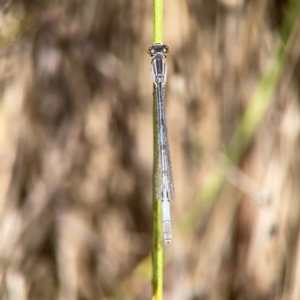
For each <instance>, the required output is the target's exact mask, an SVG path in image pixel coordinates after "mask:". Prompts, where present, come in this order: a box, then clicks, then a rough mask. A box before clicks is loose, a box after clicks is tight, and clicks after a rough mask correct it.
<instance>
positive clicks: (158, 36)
mask: <svg viewBox="0 0 300 300" xmlns="http://www.w3.org/2000/svg"><path fill="white" fill-rule="evenodd" d="M162 29H163V0H153V44H157V43H160V44H162V36H163V34H162V31H163V30H162ZM153 137H154V138H153V176H152V186H153V192H152V194H153V196H152V227H153V229H152V231H153V237H152V300H162V298H163V246H162V207H161V203H159V201H158V200H157V199H156V187H155V185H156V182H155V165H156V164H155V162H156V160H157V157H156V151H155V145H156V141H157V130H156V94H155V89H154V86H153Z"/></svg>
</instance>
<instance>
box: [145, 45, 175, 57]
mask: <svg viewBox="0 0 300 300" xmlns="http://www.w3.org/2000/svg"><path fill="white" fill-rule="evenodd" d="M169 52H170V47H169V46H168V45H165V44H154V45H150V46H148V47H147V53H148V54H150V55H151V56H154V55H155V54H156V53H163V54H166V53H169Z"/></svg>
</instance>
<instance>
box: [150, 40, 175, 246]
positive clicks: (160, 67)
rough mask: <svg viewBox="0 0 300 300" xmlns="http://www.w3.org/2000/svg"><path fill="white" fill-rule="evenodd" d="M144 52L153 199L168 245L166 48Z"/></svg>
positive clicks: (154, 47)
mask: <svg viewBox="0 0 300 300" xmlns="http://www.w3.org/2000/svg"><path fill="white" fill-rule="evenodd" d="M147 52H148V53H149V54H150V55H151V57H152V61H151V73H152V80H153V85H154V90H155V94H156V97H155V99H156V140H155V141H154V142H155V153H156V155H155V157H156V161H155V184H156V198H157V200H160V201H162V213H163V234H164V241H165V243H166V244H169V243H170V242H171V240H172V227H171V214H170V200H172V199H174V198H175V190H174V182H173V175H172V165H171V156H170V148H169V142H168V130H167V120H166V109H165V100H164V90H165V84H166V81H167V64H166V63H165V62H164V58H165V57H166V53H168V52H169V46H167V45H161V44H155V45H151V46H149V47H148V48H147Z"/></svg>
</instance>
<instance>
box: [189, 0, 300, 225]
mask: <svg viewBox="0 0 300 300" xmlns="http://www.w3.org/2000/svg"><path fill="white" fill-rule="evenodd" d="M299 14H300V1H299V0H290V1H289V3H288V6H287V9H286V13H285V18H284V21H283V24H282V27H281V30H280V37H279V39H278V42H277V46H276V48H275V50H274V52H273V54H272V56H271V58H270V59H269V62H268V64H267V67H266V70H265V72H264V74H263V76H262V78H261V80H260V81H259V83H258V84H257V86H256V89H255V90H254V93H253V95H252V97H251V99H250V102H249V105H248V107H247V109H246V111H245V113H244V115H243V117H242V119H241V121H240V123H239V125H238V127H237V130H236V131H235V133H234V135H233V137H232V139H231V141H230V142H229V145H228V147H227V149H226V152H225V153H226V156H227V158H228V159H229V160H230V161H231V163H233V164H238V163H239V162H240V160H241V158H242V156H243V154H244V152H245V150H246V149H247V147H248V146H249V145H250V143H251V141H252V139H253V137H254V134H255V132H256V130H257V128H258V126H259V125H260V123H261V121H262V120H263V118H264V116H265V114H266V111H267V109H268V107H269V105H270V103H271V101H272V99H273V97H272V96H273V94H274V91H275V89H276V86H277V83H278V81H279V79H280V75H281V72H282V69H283V66H284V63H285V61H286V57H287V54H288V51H289V49H290V45H291V42H292V41H293V36H294V32H295V30H296V29H297V28H298V26H297V21H298V17H299ZM226 172H227V166H226V164H224V163H220V164H219V165H218V166H217V167H216V168H215V169H214V170H213V171H212V172H211V173H210V174H209V175H208V176H207V177H206V181H205V182H204V184H203V187H202V189H201V191H200V194H199V196H198V205H200V203H201V202H203V201H205V202H206V203H208V202H212V201H213V200H214V199H216V197H217V196H218V194H219V193H220V191H221V189H222V186H223V185H224V183H225V179H226ZM198 211H199V210H198V209H195V208H194V209H193V211H192V212H190V213H189V214H188V216H186V217H185V218H184V220H183V221H184V227H185V228H186V229H188V228H190V229H191V228H194V225H192V224H195V222H196V221H197V219H198Z"/></svg>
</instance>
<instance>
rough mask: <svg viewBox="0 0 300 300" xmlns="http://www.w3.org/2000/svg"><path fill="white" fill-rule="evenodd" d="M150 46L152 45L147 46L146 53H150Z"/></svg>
mask: <svg viewBox="0 0 300 300" xmlns="http://www.w3.org/2000/svg"><path fill="white" fill-rule="evenodd" d="M151 47H152V46H151V45H150V46H148V47H147V53H148V54H150V51H151Z"/></svg>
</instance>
